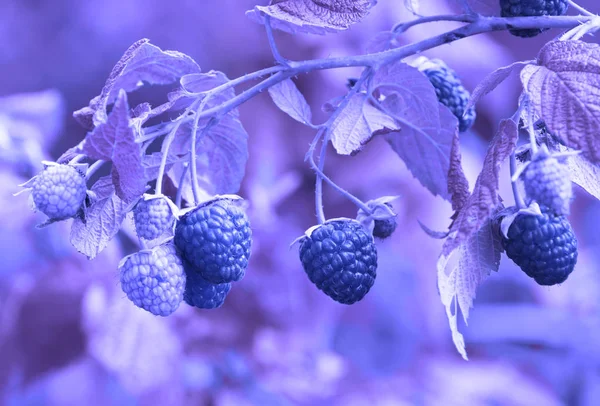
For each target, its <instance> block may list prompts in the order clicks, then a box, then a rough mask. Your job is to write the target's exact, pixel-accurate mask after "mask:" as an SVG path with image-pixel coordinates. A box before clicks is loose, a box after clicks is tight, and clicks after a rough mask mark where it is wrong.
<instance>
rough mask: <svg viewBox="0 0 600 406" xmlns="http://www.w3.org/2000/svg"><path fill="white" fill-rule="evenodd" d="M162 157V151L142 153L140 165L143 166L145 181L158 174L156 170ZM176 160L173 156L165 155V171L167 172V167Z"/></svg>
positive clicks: (152, 178) (154, 177)
mask: <svg viewBox="0 0 600 406" xmlns="http://www.w3.org/2000/svg"><path fill="white" fill-rule="evenodd" d="M162 157H163V154H162V152H154V153H152V154H149V155H144V158H143V159H142V166H143V167H144V172H145V179H146V181H147V182H150V181H152V180H154V179H156V177H157V176H158V170H159V168H160V164H161V161H162ZM176 162H178V160H177V158H176V157H175V156H173V155H169V156H167V165H166V169H165V172H167V171H168V170H169V168H170V167H171V166H172V165H173V164H174V163H176Z"/></svg>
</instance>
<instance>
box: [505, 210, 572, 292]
mask: <svg viewBox="0 0 600 406" xmlns="http://www.w3.org/2000/svg"><path fill="white" fill-rule="evenodd" d="M541 212H542V214H538V215H536V214H530V213H522V214H518V215H517V217H516V218H515V220H514V221H513V223H512V224H511V225H510V227H509V228H508V233H507V234H508V238H506V237H505V236H504V235H503V236H502V246H503V247H504V249H505V251H506V255H507V256H508V257H509V258H510V259H512V260H513V262H514V263H515V264H517V265H518V266H519V267H520V268H521V269H522V270H523V272H525V273H526V274H527V275H528V276H529V277H531V278H533V279H534V280H535V281H536V282H537V283H538V284H540V285H555V284H557V283H562V282H564V281H565V280H566V279H567V278H568V276H569V275H570V274H571V272H573V269H574V268H575V264H576V263H577V239H576V238H575V234H574V233H573V229H572V228H571V224H570V223H569V220H567V219H566V218H565V217H564V216H561V215H558V214H555V213H552V212H551V211H550V210H548V209H547V208H545V207H542V209H541Z"/></svg>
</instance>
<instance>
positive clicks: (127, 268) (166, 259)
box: [119, 244, 186, 316]
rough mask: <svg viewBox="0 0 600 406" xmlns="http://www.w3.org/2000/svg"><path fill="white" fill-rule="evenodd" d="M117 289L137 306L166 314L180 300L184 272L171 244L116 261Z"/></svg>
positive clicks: (158, 314)
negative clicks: (117, 271) (118, 283)
mask: <svg viewBox="0 0 600 406" xmlns="http://www.w3.org/2000/svg"><path fill="white" fill-rule="evenodd" d="M119 276H120V280H121V288H122V289H123V292H125V294H126V295H127V297H128V298H129V300H131V301H132V302H133V304H135V305H136V306H137V307H140V308H142V309H144V310H147V311H149V312H150V313H152V314H154V315H157V316H168V315H170V314H171V313H173V312H174V311H175V310H177V308H178V307H179V304H180V303H181V301H182V300H183V292H184V289H185V286H186V282H185V280H186V275H185V271H184V269H183V263H182V262H181V259H180V258H179V256H178V255H177V250H176V249H175V246H173V245H172V244H166V245H159V246H157V247H155V248H153V249H152V250H143V251H139V252H136V253H134V254H131V255H129V256H127V257H125V258H123V260H122V261H121V263H120V264H119Z"/></svg>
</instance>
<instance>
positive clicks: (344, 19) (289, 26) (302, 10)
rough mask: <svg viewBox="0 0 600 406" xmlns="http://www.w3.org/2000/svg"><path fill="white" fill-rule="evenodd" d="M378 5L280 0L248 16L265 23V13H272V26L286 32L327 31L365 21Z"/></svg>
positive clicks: (356, 0)
mask: <svg viewBox="0 0 600 406" xmlns="http://www.w3.org/2000/svg"><path fill="white" fill-rule="evenodd" d="M374 4H375V2H374V1H372V0H277V1H273V2H271V5H270V6H256V7H255V8H254V10H250V11H247V12H246V15H247V16H248V17H250V18H251V19H252V20H254V21H256V22H259V23H264V17H263V15H262V13H265V14H267V15H269V16H271V25H272V27H273V28H275V29H278V30H282V31H287V32H292V33H293V32H297V31H300V32H306V33H312V34H325V33H326V32H335V31H341V30H345V29H347V28H348V27H350V26H351V25H352V24H354V23H357V22H358V21H360V20H362V19H363V18H364V17H365V16H366V15H367V13H368V11H369V9H370V8H371V7H372V6H373V5H374Z"/></svg>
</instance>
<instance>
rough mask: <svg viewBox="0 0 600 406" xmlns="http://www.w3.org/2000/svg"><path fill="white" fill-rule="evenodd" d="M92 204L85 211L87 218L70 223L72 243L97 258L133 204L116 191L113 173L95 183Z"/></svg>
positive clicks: (86, 253) (92, 257) (86, 254)
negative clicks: (123, 199)
mask: <svg viewBox="0 0 600 406" xmlns="http://www.w3.org/2000/svg"><path fill="white" fill-rule="evenodd" d="M91 192H92V194H93V195H95V199H94V201H93V203H92V205H91V206H90V207H89V208H88V209H87V210H86V212H85V221H83V220H81V219H79V218H76V219H75V220H74V222H73V225H72V226H71V237H70V239H71V244H73V246H74V247H75V248H76V249H77V251H79V252H80V253H82V254H84V255H85V256H87V257H88V258H89V259H94V257H96V255H98V254H99V253H100V252H101V251H102V250H103V249H104V248H106V246H107V245H108V242H109V241H110V240H111V239H112V238H113V237H114V236H115V235H116V234H117V232H118V231H119V229H120V228H121V224H122V223H123V220H124V219H125V216H126V215H127V212H128V211H129V210H130V209H131V208H132V206H133V203H129V204H128V203H125V202H124V201H122V200H121V199H119V197H118V196H117V195H116V194H115V188H114V186H113V184H112V179H111V177H110V176H104V177H102V178H100V179H98V181H97V182H96V183H95V184H94V186H92V188H91Z"/></svg>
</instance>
